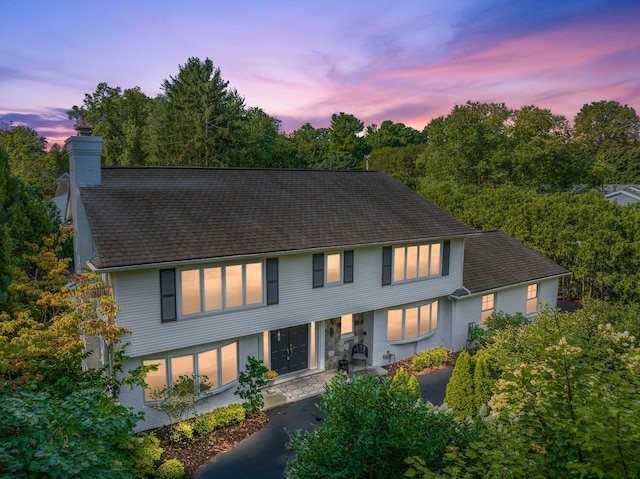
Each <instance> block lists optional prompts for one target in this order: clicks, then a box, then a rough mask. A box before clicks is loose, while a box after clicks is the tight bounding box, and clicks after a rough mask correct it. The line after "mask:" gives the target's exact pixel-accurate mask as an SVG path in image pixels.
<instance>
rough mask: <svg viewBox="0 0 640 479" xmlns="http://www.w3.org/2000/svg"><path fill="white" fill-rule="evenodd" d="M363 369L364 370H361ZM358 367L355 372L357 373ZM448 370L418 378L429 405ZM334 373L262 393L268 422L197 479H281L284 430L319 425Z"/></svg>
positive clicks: (440, 395) (438, 397)
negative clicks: (321, 404)
mask: <svg viewBox="0 0 640 479" xmlns="http://www.w3.org/2000/svg"><path fill="white" fill-rule="evenodd" d="M362 369H364V368H362ZM360 371H361V370H360V368H358V369H356V371H355V372H360ZM367 372H371V373H374V374H379V375H386V373H387V371H386V370H385V369H383V368H379V369H375V368H373V369H372V368H371V366H368V367H367ZM451 372H452V369H451V368H450V367H448V368H444V369H439V370H437V371H434V372H432V373H429V374H425V375H423V376H418V377H417V379H418V383H419V384H420V391H421V393H422V397H423V398H424V399H425V400H427V401H430V402H431V403H433V404H442V401H443V400H444V395H445V390H446V386H447V383H448V382H449V378H450V377H451ZM335 375H336V371H324V372H320V373H314V374H303V375H301V376H299V377H296V378H294V379H291V380H289V381H287V380H283V381H281V382H280V383H276V384H275V385H274V386H272V387H271V388H268V391H266V392H265V394H264V399H265V409H267V415H268V416H269V422H268V424H267V425H266V426H265V427H264V429H261V430H260V431H258V432H257V433H256V434H254V435H253V436H251V437H249V438H248V439H246V440H244V441H243V442H242V443H240V444H239V445H238V446H237V447H235V448H233V449H232V450H230V451H229V452H226V453H224V454H222V455H221V456H219V457H217V458H216V460H215V461H214V462H212V463H211V464H209V466H207V467H206V468H205V469H204V470H203V471H202V472H201V473H200V474H199V475H198V479H220V478H233V479H254V478H255V479H282V478H284V469H285V461H286V459H287V458H288V459H291V458H292V457H293V452H292V451H291V450H289V448H288V447H287V444H288V443H289V434H288V433H287V431H296V430H303V431H309V430H311V429H312V427H314V426H317V427H319V426H321V425H322V420H323V414H322V413H321V412H320V410H319V409H318V408H317V406H316V404H317V403H318V395H319V394H321V393H323V392H324V391H325V389H324V385H325V383H326V382H327V381H329V380H330V379H331V378H332V377H334V376H335Z"/></svg>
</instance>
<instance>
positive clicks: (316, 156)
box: [291, 123, 329, 169]
mask: <svg viewBox="0 0 640 479" xmlns="http://www.w3.org/2000/svg"><path fill="white" fill-rule="evenodd" d="M291 142H292V144H293V148H294V150H295V157H296V162H297V163H298V164H299V165H300V166H304V165H306V166H308V167H309V168H316V169H317V168H320V167H321V165H323V164H324V163H325V162H326V161H327V159H328V157H329V129H328V128H318V129H316V128H314V127H313V126H311V124H310V123H305V124H304V125H302V126H301V127H300V128H299V129H297V130H295V131H294V132H293V133H292V134H291Z"/></svg>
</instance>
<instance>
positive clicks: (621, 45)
mask: <svg viewBox="0 0 640 479" xmlns="http://www.w3.org/2000/svg"><path fill="white" fill-rule="evenodd" d="M189 57H199V58H200V59H201V60H204V59H205V58H207V57H208V58H210V59H211V60H213V62H214V64H215V65H216V66H217V67H219V68H220V70H221V73H222V78H223V79H224V80H227V81H229V86H230V87H231V88H234V89H236V90H237V91H238V93H239V94H240V95H241V96H243V97H244V98H245V102H246V105H247V106H249V107H260V108H262V109H263V110H264V111H266V112H267V113H268V114H270V115H272V116H275V117H276V118H278V119H280V120H281V121H282V127H283V130H284V131H286V132H287V133H290V132H292V131H293V130H296V129H298V128H299V127H300V126H302V125H303V124H304V123H306V122H310V123H311V124H312V125H313V126H314V127H316V128H319V127H326V126H329V124H330V121H331V115H332V114H333V113H339V112H345V113H350V114H353V115H355V116H356V117H358V118H359V119H360V120H362V121H364V123H365V124H366V125H369V124H371V123H377V124H380V123H382V121H384V120H391V121H393V122H402V123H405V124H406V125H409V126H412V127H414V128H417V129H419V130H422V128H423V127H424V126H425V125H426V124H427V123H429V121H430V120H431V119H432V118H434V117H437V116H440V115H446V114H448V113H449V112H450V111H451V109H452V108H453V106H454V105H456V104H463V103H465V102H466V101H467V100H472V101H480V102H504V103H506V104H507V106H508V107H510V108H519V107H521V106H524V105H531V104H533V105H536V106H539V107H543V108H549V109H550V110H551V111H552V112H553V113H556V114H562V115H565V116H566V117H567V118H568V119H570V120H571V119H573V117H574V116H575V114H576V113H577V112H578V111H579V110H580V108H581V107H582V106H583V105H584V104H585V103H591V102H594V101H600V100H614V101H618V102H620V103H621V104H626V105H629V106H631V107H633V108H635V110H636V111H637V112H639V113H640V1H639V0H613V1H607V0H567V1H565V0H554V1H538V2H535V1H514V0H476V1H471V0H450V1H449V0H439V1H435V0H434V1H428V0H420V1H413V0H406V1H405V0H399V1H396V2H391V1H377V0H362V1H360V0H352V1H349V0H341V1H334V0H324V1H322V2H320V1H316V2H312V1H302V0H291V1H280V0H271V1H266V0H262V1H261V0H235V1H221V0H219V1H213V0H211V1H205V0H201V1H196V0H180V1H176V0H171V1H165V0H135V1H134V0H129V1H125V0H109V1H102V2H95V1H71V0H69V1H46V0H41V1H33V0H19V1H9V0H3V1H2V2H1V6H0V128H8V127H10V126H11V125H12V124H13V125H25V126H28V127H31V128H34V129H35V130H37V131H38V133H39V134H40V135H41V136H45V137H47V139H48V140H49V146H51V144H52V143H56V142H57V143H62V142H63V141H64V139H65V138H66V137H67V136H69V135H71V134H73V124H72V122H71V121H70V120H68V119H67V115H66V111H67V110H68V109H70V108H71V107H72V106H73V105H81V104H82V102H83V99H84V94H85V93H93V92H94V91H95V89H96V86H97V85H98V83H100V82H106V83H108V84H109V86H111V87H117V86H119V87H121V88H122V89H123V90H124V89H126V88H132V87H135V86H139V87H140V88H141V89H142V91H144V92H145V93H146V94H147V95H148V96H151V97H154V96H156V95H157V94H158V93H160V85H161V83H162V81H163V80H164V79H168V78H169V77H170V76H176V75H177V73H178V71H179V66H180V65H183V64H185V63H186V61H187V59H188V58H189ZM12 122H13V123H12Z"/></svg>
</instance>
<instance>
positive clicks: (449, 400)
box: [444, 349, 478, 419]
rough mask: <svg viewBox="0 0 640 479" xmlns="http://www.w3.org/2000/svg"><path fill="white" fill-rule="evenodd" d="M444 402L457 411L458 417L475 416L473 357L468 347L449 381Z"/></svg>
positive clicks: (461, 355) (458, 360)
mask: <svg viewBox="0 0 640 479" xmlns="http://www.w3.org/2000/svg"><path fill="white" fill-rule="evenodd" d="M444 402H445V403H446V404H447V405H448V406H449V407H450V408H452V409H453V410H454V411H455V414H456V417H458V418H459V419H464V418H466V417H468V416H475V415H476V414H477V412H478V411H477V409H476V408H475V400H474V391H473V359H472V357H471V355H470V354H469V352H468V351H467V350H466V349H463V350H462V351H461V352H460V354H459V356H458V359H457V360H456V365H455V367H454V368H453V372H452V373H451V379H449V382H448V383H447V390H446V393H445V397H444Z"/></svg>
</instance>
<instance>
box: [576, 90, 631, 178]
mask: <svg viewBox="0 0 640 479" xmlns="http://www.w3.org/2000/svg"><path fill="white" fill-rule="evenodd" d="M574 124H575V127H574V132H573V137H574V141H575V142H576V144H578V145H580V146H581V147H582V148H583V149H584V151H586V152H587V153H588V154H590V155H592V157H593V158H594V161H595V165H594V168H595V169H596V170H597V171H598V172H599V174H600V175H601V176H602V179H603V181H605V182H609V183H632V182H634V181H635V180H637V179H638V178H640V176H639V175H638V171H637V169H638V159H639V158H640V117H638V115H637V113H636V111H635V110H634V109H633V108H631V107H630V106H627V105H621V104H620V103H618V102H616V101H598V102H593V103H590V104H585V105H584V106H583V107H582V108H581V109H580V111H579V112H578V114H577V115H576V117H575V121H574Z"/></svg>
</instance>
